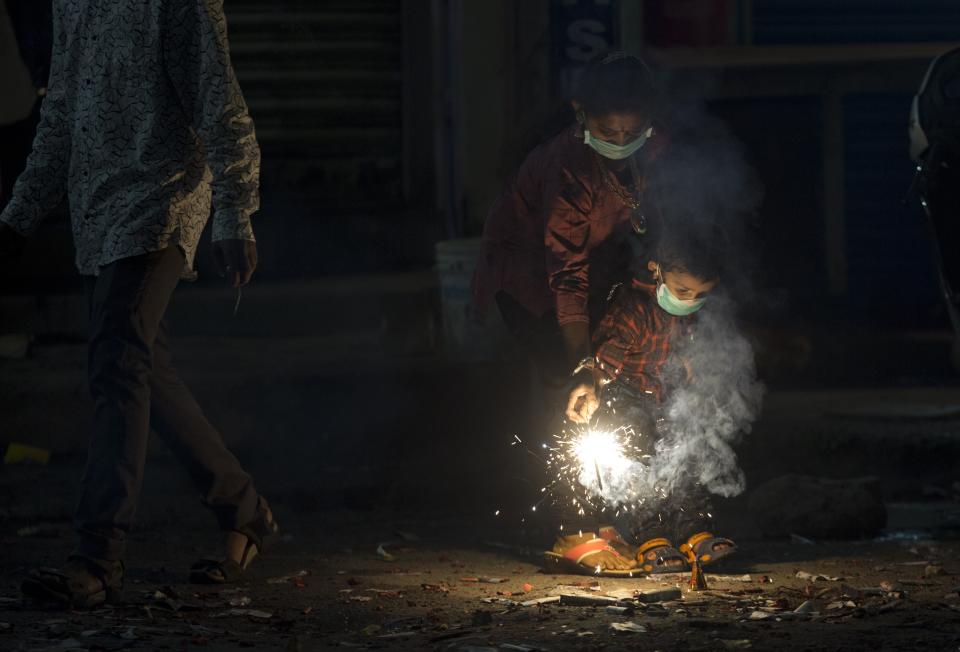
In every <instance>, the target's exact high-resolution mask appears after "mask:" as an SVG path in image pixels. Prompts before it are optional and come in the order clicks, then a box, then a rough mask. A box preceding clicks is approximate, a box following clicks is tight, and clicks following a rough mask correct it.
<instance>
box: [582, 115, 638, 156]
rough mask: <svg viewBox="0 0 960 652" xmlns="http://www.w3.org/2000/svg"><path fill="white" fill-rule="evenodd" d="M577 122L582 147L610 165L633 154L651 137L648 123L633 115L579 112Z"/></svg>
mask: <svg viewBox="0 0 960 652" xmlns="http://www.w3.org/2000/svg"><path fill="white" fill-rule="evenodd" d="M577 120H578V121H579V122H580V124H582V125H583V143H584V145H586V146H587V147H589V148H591V149H592V150H593V151H595V152H596V153H597V154H599V155H600V156H603V157H604V158H608V159H610V160H613V161H620V160H623V159H625V158H628V157H630V156H633V155H634V154H636V153H637V152H638V151H639V150H640V148H641V147H643V146H644V145H645V144H646V142H647V140H648V139H649V138H650V137H651V136H652V135H653V133H654V132H653V127H651V126H650V120H649V119H648V118H647V117H646V116H643V115H640V114H639V113H636V112H633V111H628V112H622V113H621V112H614V113H607V114H604V115H601V116H587V115H585V114H584V113H583V111H578V113H577Z"/></svg>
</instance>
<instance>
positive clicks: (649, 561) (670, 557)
mask: <svg viewBox="0 0 960 652" xmlns="http://www.w3.org/2000/svg"><path fill="white" fill-rule="evenodd" d="M637 561H638V562H640V568H642V569H643V571H644V572H646V573H649V574H650V575H662V574H664V573H682V572H684V571H686V570H687V569H688V568H689V566H688V565H687V558H686V557H684V556H683V555H682V554H680V551H679V550H677V549H676V548H674V547H673V544H671V543H670V541H668V540H667V539H664V538H659V539H650V540H649V541H647V542H646V543H644V544H643V545H641V546H640V548H639V549H637ZM670 561H677V562H679V563H674V564H670V563H669V562H670Z"/></svg>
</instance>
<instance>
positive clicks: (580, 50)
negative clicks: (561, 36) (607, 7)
mask: <svg viewBox="0 0 960 652" xmlns="http://www.w3.org/2000/svg"><path fill="white" fill-rule="evenodd" d="M606 35H607V26H606V25H604V24H603V23H602V22H600V21H599V20H594V19H590V18H581V19H579V20H574V21H572V22H571V23H570V24H569V25H568V26H567V35H566V36H567V44H566V48H565V54H566V55H567V59H568V60H569V61H589V60H590V59H592V58H594V57H595V56H597V55H598V54H600V53H601V52H606V51H607V50H609V49H610V43H609V41H608V40H607V38H606Z"/></svg>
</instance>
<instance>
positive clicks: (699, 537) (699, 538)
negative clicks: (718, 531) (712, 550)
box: [687, 532, 716, 548]
mask: <svg viewBox="0 0 960 652" xmlns="http://www.w3.org/2000/svg"><path fill="white" fill-rule="evenodd" d="M715 538H716V537H715V536H713V534H712V533H710V532H698V533H697V534H694V535H693V536H692V537H690V538H689V539H687V545H689V546H690V547H691V548H696V547H697V545H698V544H700V543H702V542H704V541H706V540H707V539H715Z"/></svg>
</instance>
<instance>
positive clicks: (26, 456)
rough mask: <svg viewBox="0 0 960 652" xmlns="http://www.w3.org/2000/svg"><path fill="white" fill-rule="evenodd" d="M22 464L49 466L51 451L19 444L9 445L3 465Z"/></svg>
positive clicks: (12, 443) (11, 443)
mask: <svg viewBox="0 0 960 652" xmlns="http://www.w3.org/2000/svg"><path fill="white" fill-rule="evenodd" d="M22 462H31V463H33V464H41V465H43V464H47V463H49V462H50V451H49V450H47V449H46V448H39V447H37V446H30V445H28V444H20V443H17V442H10V443H9V444H7V452H6V453H5V454H4V456H3V463H4V464H19V463H22Z"/></svg>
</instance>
